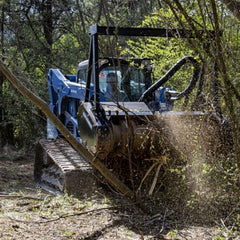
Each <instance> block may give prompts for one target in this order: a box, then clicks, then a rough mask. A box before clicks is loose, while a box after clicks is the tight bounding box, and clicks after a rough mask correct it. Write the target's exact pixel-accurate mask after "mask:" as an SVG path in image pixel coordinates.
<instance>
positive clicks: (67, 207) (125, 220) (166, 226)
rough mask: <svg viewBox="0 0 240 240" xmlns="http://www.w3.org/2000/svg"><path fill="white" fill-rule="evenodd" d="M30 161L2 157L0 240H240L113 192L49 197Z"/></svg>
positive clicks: (30, 157) (31, 158) (224, 232)
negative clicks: (149, 211) (149, 209)
mask: <svg viewBox="0 0 240 240" xmlns="http://www.w3.org/2000/svg"><path fill="white" fill-rule="evenodd" d="M33 162H34V159H33V156H31V155H29V156H24V157H23V156H9V155H7V154H6V155H3V154H2V156H1V157H0V239H3V240H9V239H31V240H33V239H38V240H40V239H44V240H50V239H79V240H80V239H81V240H90V239H91V240H95V239H98V240H100V239H128V240H130V239H132V240H133V239H140V240H146V239H215V240H216V239H240V237H238V236H236V235H232V234H231V236H230V235H229V231H227V229H225V230H224V226H223V227H222V228H219V226H216V227H213V226H209V227H206V226H192V225H189V224H186V223H185V222H184V220H181V219H175V218H174V213H173V211H171V209H165V211H163V212H160V213H159V214H155V215H151V214H146V213H144V212H143V211H141V210H140V209H139V208H138V207H137V206H135V204H134V203H133V202H130V201H128V200H127V199H126V198H124V197H122V196H120V195H119V194H117V193H114V192H113V191H110V190H108V191H106V189H105V190H103V189H101V188H99V189H98V190H97V191H96V192H95V193H94V194H93V195H92V196H90V197H87V196H86V197H83V198H82V199H76V198H71V197H69V196H67V195H65V196H53V195H50V194H49V193H46V192H44V191H42V190H41V189H39V188H38V187H37V186H36V185H35V183H34V179H33Z"/></svg>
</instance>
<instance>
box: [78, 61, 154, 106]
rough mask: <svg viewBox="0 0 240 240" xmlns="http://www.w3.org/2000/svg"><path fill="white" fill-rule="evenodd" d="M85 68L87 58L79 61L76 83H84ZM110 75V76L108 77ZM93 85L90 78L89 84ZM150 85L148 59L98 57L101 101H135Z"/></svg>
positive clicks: (86, 66)
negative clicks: (129, 59)
mask: <svg viewBox="0 0 240 240" xmlns="http://www.w3.org/2000/svg"><path fill="white" fill-rule="evenodd" d="M87 68H88V60H86V61H83V62H81V63H79V65H78V72H77V82H78V83H80V84H83V85H86V82H87ZM110 76H112V77H111V78H110ZM93 85H94V83H93V78H92V80H91V86H93ZM150 85H151V66H150V60H148V59H132V60H131V61H126V60H124V59H119V58H118V59H117V58H105V59H99V90H100V97H101V101H120V102H121V101H122V102H136V101H138V100H139V98H140V97H141V95H142V94H143V93H144V91H145V90H146V89H147V88H148V87H149V86H150ZM90 88H91V87H90Z"/></svg>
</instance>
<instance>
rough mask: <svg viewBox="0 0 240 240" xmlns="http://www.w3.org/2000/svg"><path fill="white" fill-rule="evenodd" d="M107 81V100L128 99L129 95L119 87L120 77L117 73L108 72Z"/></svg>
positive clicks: (121, 100)
mask: <svg viewBox="0 0 240 240" xmlns="http://www.w3.org/2000/svg"><path fill="white" fill-rule="evenodd" d="M106 83H107V85H106V93H105V95H104V97H105V98H106V100H107V101H120V102H123V101H128V97H127V95H126V94H125V93H124V91H121V90H119V89H118V77H117V74H116V73H114V72H110V73H108V75H107V79H106Z"/></svg>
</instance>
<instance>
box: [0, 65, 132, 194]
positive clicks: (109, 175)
mask: <svg viewBox="0 0 240 240" xmlns="http://www.w3.org/2000/svg"><path fill="white" fill-rule="evenodd" d="M0 70H1V71H2V73H3V74H4V75H5V77H6V78H7V80H8V81H9V82H10V83H11V84H12V85H13V86H14V87H15V88H16V89H17V90H18V91H19V92H20V93H21V94H22V95H23V96H25V97H26V98H28V99H29V100H30V101H31V102H33V103H34V104H35V105H36V106H37V107H38V108H39V109H40V110H41V111H42V112H43V113H44V114H45V115H46V117H48V118H49V119H50V121H51V122H52V123H53V124H54V125H55V126H56V128H57V129H58V130H59V131H60V132H61V133H62V135H63V136H64V137H65V139H66V140H67V141H68V142H69V143H70V144H71V145H72V146H73V147H74V148H76V149H77V150H78V151H79V152H80V153H81V154H82V155H83V156H84V157H85V158H86V159H87V160H88V161H89V162H90V163H91V164H92V166H94V167H95V168H96V169H97V170H98V171H99V172H100V173H101V174H102V175H103V176H104V177H105V178H106V179H107V181H108V182H109V183H110V184H112V185H113V186H114V187H115V188H116V189H117V190H118V191H120V192H121V193H122V194H123V195H125V196H127V197H130V198H133V197H134V194H133V192H132V191H131V190H130V189H129V188H128V187H127V186H126V185H125V184H124V183H123V182H121V181H120V180H119V179H118V178H117V177H116V176H115V175H114V174H113V173H112V172H110V171H109V169H107V168H106V166H105V165H104V164H103V163H102V162H101V161H100V160H99V159H98V158H97V157H96V156H94V155H93V154H91V153H90V152H89V151H88V150H87V149H86V148H85V146H84V145H82V144H81V143H80V142H78V141H77V139H75V138H74V136H73V135H72V134H71V133H70V132H69V131H68V129H67V128H65V126H64V125H63V123H62V122H61V121H60V120H59V119H58V118H57V117H56V115H55V114H54V113H53V112H52V111H51V110H50V108H49V107H48V105H47V103H46V102H45V101H43V100H42V99H41V98H40V97H38V96H36V95H35V94H33V93H32V92H31V91H29V90H28V89H27V88H26V87H25V86H24V85H23V84H22V83H21V82H20V81H19V80H18V78H17V77H16V76H15V75H14V74H13V73H12V72H11V71H10V70H9V69H8V67H7V66H6V65H5V64H4V62H3V61H2V60H0Z"/></svg>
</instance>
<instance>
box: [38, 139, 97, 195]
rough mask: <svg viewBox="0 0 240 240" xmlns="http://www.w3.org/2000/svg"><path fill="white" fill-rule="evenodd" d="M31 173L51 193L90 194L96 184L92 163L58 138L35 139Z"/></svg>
mask: <svg viewBox="0 0 240 240" xmlns="http://www.w3.org/2000/svg"><path fill="white" fill-rule="evenodd" d="M34 176H35V181H36V182H37V183H38V184H39V185H40V186H41V187H42V188H43V189H45V190H47V191H49V192H53V193H56V192H61V193H62V192H67V193H68V194H70V195H74V196H81V195H84V194H90V193H91V192H92V191H94V189H95V185H96V184H95V178H94V170H93V168H92V166H91V165H90V164H89V163H88V162H87V161H86V160H84V159H83V158H82V157H81V155H80V154H79V153H78V152H77V151H75V150H74V149H73V147H72V146H71V145H70V144H69V143H68V142H66V141H65V140H64V139H61V138H58V139H56V140H40V141H39V143H38V144H37V146H36V156H35V166H34ZM86 183H88V184H86Z"/></svg>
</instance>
